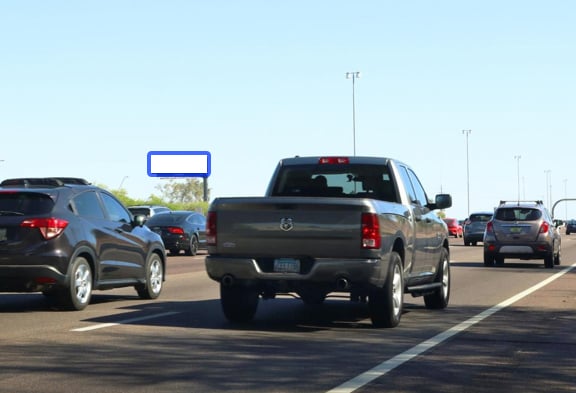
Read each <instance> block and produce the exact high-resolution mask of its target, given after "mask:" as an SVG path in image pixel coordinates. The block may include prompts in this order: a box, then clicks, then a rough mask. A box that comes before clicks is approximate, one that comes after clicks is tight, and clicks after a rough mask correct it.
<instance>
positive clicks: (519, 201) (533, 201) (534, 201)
mask: <svg viewBox="0 0 576 393" xmlns="http://www.w3.org/2000/svg"><path fill="white" fill-rule="evenodd" d="M506 203H516V204H518V205H519V204H520V203H535V204H537V205H543V204H544V202H542V200H540V199H538V200H520V199H515V200H513V201H500V205H504V204H506Z"/></svg>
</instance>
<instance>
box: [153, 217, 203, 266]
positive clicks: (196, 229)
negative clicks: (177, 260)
mask: <svg viewBox="0 0 576 393" xmlns="http://www.w3.org/2000/svg"><path fill="white" fill-rule="evenodd" d="M146 226H148V227H149V228H150V229H151V230H152V231H153V232H156V233H158V234H159V235H160V236H161V237H162V240H163V241H164V246H165V247H166V249H167V250H169V251H170V254H171V255H178V254H179V253H180V251H182V250H183V251H184V253H185V254H186V255H196V254H197V253H198V249H200V248H206V217H205V216H204V215H203V214H201V213H198V212H194V211H187V210H177V211H170V212H168V213H162V214H156V215H154V216H152V217H150V218H149V219H148V221H146Z"/></svg>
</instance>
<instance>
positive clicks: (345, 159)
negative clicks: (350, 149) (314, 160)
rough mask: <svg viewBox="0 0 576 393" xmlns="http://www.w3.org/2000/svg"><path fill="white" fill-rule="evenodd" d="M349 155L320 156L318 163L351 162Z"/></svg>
mask: <svg viewBox="0 0 576 393" xmlns="http://www.w3.org/2000/svg"><path fill="white" fill-rule="evenodd" d="M349 163H350V159H349V158H348V157H320V159H319V160H318V164H349Z"/></svg>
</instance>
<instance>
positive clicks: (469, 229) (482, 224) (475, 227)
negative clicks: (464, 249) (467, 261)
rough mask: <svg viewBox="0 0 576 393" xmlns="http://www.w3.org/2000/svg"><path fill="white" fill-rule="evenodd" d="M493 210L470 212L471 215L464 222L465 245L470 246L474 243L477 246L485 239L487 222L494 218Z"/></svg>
mask: <svg viewBox="0 0 576 393" xmlns="http://www.w3.org/2000/svg"><path fill="white" fill-rule="evenodd" d="M492 215H493V213H492V212H488V211H487V212H476V213H472V214H470V217H468V218H467V219H466V221H465V222H464V230H463V237H464V245H465V246H469V245H470V244H472V245H473V246H475V245H476V244H477V243H478V242H481V241H483V240H484V231H485V230H486V224H488V221H490V220H491V219H492Z"/></svg>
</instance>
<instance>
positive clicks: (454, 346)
mask: <svg viewBox="0 0 576 393" xmlns="http://www.w3.org/2000/svg"><path fill="white" fill-rule="evenodd" d="M451 241H452V243H453V244H452V248H451V262H452V263H451V266H452V280H453V281H452V294H451V300H450V305H449V307H448V308H447V309H446V310H442V311H437V310H427V309H426V308H425V307H424V302H423V300H422V298H412V297H411V296H410V295H407V296H406V299H405V301H406V307H405V313H404V315H403V317H402V321H401V323H400V325H399V326H398V327H397V328H394V329H374V328H372V326H371V324H370V319H369V317H368V313H367V308H366V305H365V304H354V303H350V302H348V301H346V300H345V299H342V298H329V299H328V300H327V301H326V302H325V304H323V305H322V306H315V307H310V306H305V305H304V304H303V303H302V302H301V301H300V300H298V299H293V298H287V297H283V298H277V299H273V300H267V301H261V302H260V306H259V309H258V312H257V314H256V318H255V320H254V321H253V323H251V324H247V325H244V326H235V325H231V324H229V323H228V322H227V321H226V320H225V318H224V317H223V315H222V313H221V311H220V304H219V299H218V286H217V284H216V283H215V282H213V281H211V280H210V279H209V278H208V277H207V275H206V273H205V271H204V256H203V255H199V256H196V257H185V256H174V257H169V258H168V277H167V281H166V283H165V288H164V292H163V293H162V295H161V297H160V298H159V299H157V300H153V301H144V300H141V299H139V298H138V297H137V295H136V292H135V291H134V290H133V289H130V288H127V289H119V290H111V291H103V292H95V293H94V296H93V300H92V303H91V304H90V306H88V308H87V309H86V310H84V311H80V312H61V311H55V310H52V309H50V307H49V305H48V304H47V303H46V302H45V300H44V298H43V296H42V295H40V294H0V318H1V322H0V332H1V334H0V345H1V348H2V351H1V365H2V366H1V367H0V392H10V393H19V392H22V393H24V392H34V393H38V392H47V393H48V392H58V393H67V392H110V393H116V392H118V393H127V392H138V393H146V392H154V393H159V392H203V393H204V392H266V393H270V392H295V393H296V392H297V393H303V392H339V393H347V392H362V393H365V392H410V393H413V392H419V393H421V392H443V393H449V392H466V393H468V392H490V393H500V392H576V360H575V359H576V235H570V236H565V235H563V239H562V241H563V243H562V245H563V247H562V264H561V266H557V267H555V268H554V269H553V270H548V269H544V267H543V263H540V262H539V261H531V262H525V261H519V260H510V261H508V260H507V261H506V264H505V265H504V266H503V267H493V268H485V267H484V266H483V264H482V247H481V245H479V246H476V247H472V246H471V247H465V246H464V245H463V242H462V239H452V240H451Z"/></svg>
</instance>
